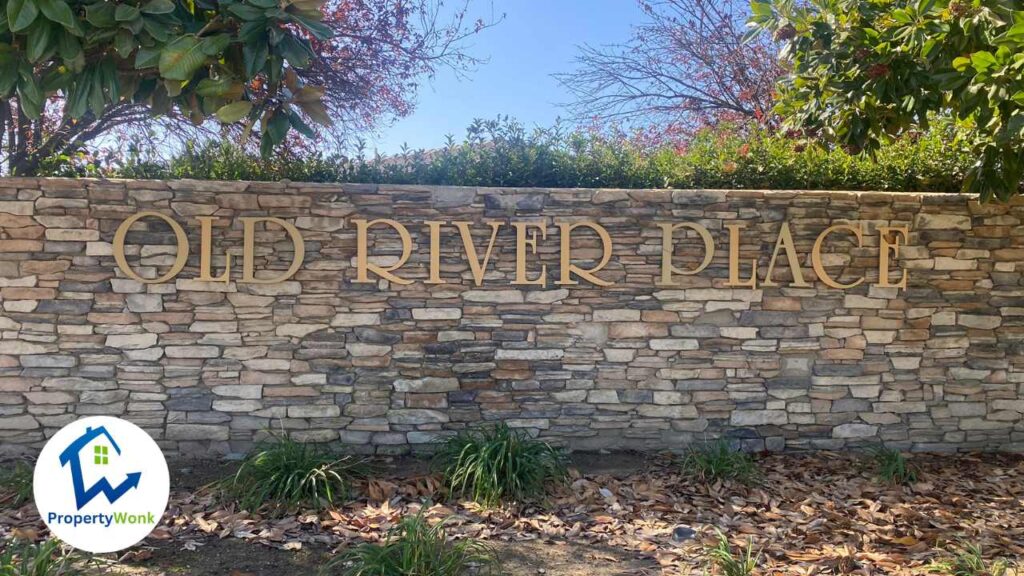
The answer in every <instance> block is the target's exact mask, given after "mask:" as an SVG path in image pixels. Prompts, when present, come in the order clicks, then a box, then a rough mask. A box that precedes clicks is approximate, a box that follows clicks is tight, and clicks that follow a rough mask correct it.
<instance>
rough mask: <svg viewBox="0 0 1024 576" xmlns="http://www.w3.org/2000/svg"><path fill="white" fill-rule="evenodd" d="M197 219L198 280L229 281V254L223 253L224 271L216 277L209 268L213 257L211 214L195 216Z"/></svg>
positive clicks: (212, 218)
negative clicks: (198, 231)
mask: <svg viewBox="0 0 1024 576" xmlns="http://www.w3.org/2000/svg"><path fill="white" fill-rule="evenodd" d="M196 220H199V225H200V226H199V230H200V234H199V278H198V279H199V280H202V281H203V282H223V283H225V284H227V283H229V282H231V254H230V253H228V252H225V253H224V273H223V274H221V275H220V277H218V278H214V277H213V272H212V270H211V269H210V268H211V266H212V264H211V262H210V261H211V260H212V257H213V220H214V217H213V216H197V217H196Z"/></svg>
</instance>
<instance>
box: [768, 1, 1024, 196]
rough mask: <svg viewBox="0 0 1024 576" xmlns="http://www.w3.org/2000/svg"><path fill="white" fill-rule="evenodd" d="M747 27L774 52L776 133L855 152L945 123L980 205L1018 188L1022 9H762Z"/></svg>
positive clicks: (787, 5) (1023, 94)
mask: <svg viewBox="0 0 1024 576" xmlns="http://www.w3.org/2000/svg"><path fill="white" fill-rule="evenodd" d="M752 13H753V17H752V19H751V25H752V27H753V30H754V32H755V33H760V37H762V38H766V37H768V38H773V39H774V40H776V41H779V42H782V43H783V49H782V51H781V56H782V58H783V59H784V61H785V62H786V64H787V66H789V67H790V72H789V74H787V75H786V77H785V78H784V79H783V80H782V81H781V83H780V86H779V92H780V102H779V106H778V111H779V112H780V114H781V115H782V116H783V117H785V119H786V123H787V124H788V125H789V126H790V127H792V128H793V129H797V130H800V131H802V132H803V133H805V134H807V135H808V136H811V137H814V138H820V139H822V140H826V141H832V142H836V143H839V144H841V145H844V146H846V147H847V148H848V149H850V150H853V151H860V150H866V151H868V152H872V151H874V150H877V149H878V147H879V146H880V145H881V143H882V142H883V141H884V140H885V139H886V138H889V137H895V136H899V135H900V134H903V133H904V132H907V131H910V130H916V129H919V128H926V127H927V126H928V123H929V121H930V120H932V119H934V118H936V117H938V118H943V119H945V118H948V117H949V116H953V118H954V119H955V120H956V121H957V122H959V123H960V124H961V125H962V126H964V127H966V128H967V130H966V131H965V133H966V134H967V136H966V137H967V138H969V139H970V144H971V146H972V147H973V150H974V153H975V154H976V156H977V161H976V163H975V164H974V166H973V167H972V168H971V169H970V171H969V172H968V174H967V177H966V178H965V180H964V188H965V190H967V191H970V192H974V193H977V194H978V195H979V196H980V197H981V198H982V199H983V200H988V199H989V198H992V197H997V198H1001V199H1007V198H1009V197H1011V196H1013V195H1014V194H1017V193H1019V191H1020V189H1021V184H1022V179H1024V2H1021V1H1020V0H990V1H989V0H986V1H982V0H973V1H972V0H953V1H949V0H915V1H901V2H880V1H878V0H770V1H764V2H762V1H755V2H753V3H752Z"/></svg>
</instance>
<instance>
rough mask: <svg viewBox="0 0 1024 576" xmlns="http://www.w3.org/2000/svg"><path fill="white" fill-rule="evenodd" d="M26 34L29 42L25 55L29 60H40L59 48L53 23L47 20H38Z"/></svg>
mask: <svg viewBox="0 0 1024 576" xmlns="http://www.w3.org/2000/svg"><path fill="white" fill-rule="evenodd" d="M25 36H26V40H27V43H28V46H27V48H26V50H25V56H26V57H28V61H29V62H39V61H40V60H42V59H43V58H45V57H47V56H49V55H50V54H52V53H53V52H54V51H55V50H56V49H57V45H56V42H55V40H56V38H54V36H55V35H54V33H53V25H52V24H50V23H49V22H48V21H46V20H37V21H36V23H35V24H34V25H33V26H32V28H31V29H29V31H28V33H27V34H26V35H25Z"/></svg>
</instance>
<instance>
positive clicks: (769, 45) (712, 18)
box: [557, 0, 782, 133]
mask: <svg viewBox="0 0 1024 576" xmlns="http://www.w3.org/2000/svg"><path fill="white" fill-rule="evenodd" d="M640 6H641V8H642V9H643V10H644V12H645V13H646V15H647V18H648V20H647V22H646V23H644V24H642V25H640V26H638V27H636V29H635V30H634V32H633V35H632V38H631V39H630V40H629V41H628V42H627V43H625V44H619V45H608V46H601V47H593V46H583V47H582V48H581V52H580V54H579V56H578V57H577V58H576V64H577V66H578V68H577V70H576V71H574V72H570V73H566V74H559V75H557V77H558V79H559V80H560V81H561V83H562V84H563V85H564V86H565V87H566V88H567V89H568V90H569V91H570V92H571V93H572V94H573V96H574V97H575V102H573V103H572V104H571V105H570V108H571V110H572V111H573V113H574V114H575V116H576V117H577V118H581V119H587V118H592V119H596V120H600V121H620V120H621V121H627V122H628V121H639V122H641V123H660V124H662V125H664V126H668V127H673V128H675V129H678V130H682V131H684V132H686V133H692V132H693V131H694V130H696V129H699V128H701V127H704V126H707V125H713V124H717V123H720V122H723V121H724V122H730V123H735V122H737V121H738V120H753V121H755V122H757V123H760V124H762V125H771V124H772V123H773V122H774V117H773V116H772V114H771V109H772V93H773V90H774V84H775V80H776V78H778V77H779V76H780V75H781V73H782V71H781V69H780V68H779V66H778V64H777V59H776V56H775V46H774V43H773V42H771V41H770V40H769V39H765V38H761V39H758V40H756V41H754V42H749V43H744V42H743V34H744V31H745V28H744V26H745V24H746V19H747V17H748V16H749V12H748V10H747V5H746V2H745V0H656V1H647V0H640Z"/></svg>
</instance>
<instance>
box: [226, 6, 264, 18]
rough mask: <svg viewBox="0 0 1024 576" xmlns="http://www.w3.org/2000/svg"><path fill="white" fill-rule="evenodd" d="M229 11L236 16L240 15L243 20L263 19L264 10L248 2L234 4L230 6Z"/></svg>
mask: <svg viewBox="0 0 1024 576" xmlns="http://www.w3.org/2000/svg"><path fill="white" fill-rule="evenodd" d="M228 12H231V13H232V14H234V15H235V16H238V17H239V18H241V19H242V20H262V19H263V10H260V9H259V8H255V7H253V6H249V5H248V4H232V5H231V7H230V8H228Z"/></svg>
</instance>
